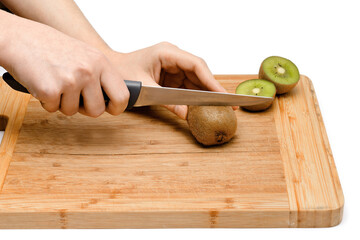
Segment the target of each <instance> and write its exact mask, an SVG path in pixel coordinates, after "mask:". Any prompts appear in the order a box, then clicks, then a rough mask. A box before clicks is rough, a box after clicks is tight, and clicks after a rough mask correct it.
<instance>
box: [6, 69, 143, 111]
mask: <svg viewBox="0 0 360 240" xmlns="http://www.w3.org/2000/svg"><path fill="white" fill-rule="evenodd" d="M2 78H3V79H4V81H5V82H6V83H7V84H8V85H9V86H10V87H11V88H12V89H14V90H16V91H19V92H23V93H29V91H28V90H27V89H26V88H25V87H24V86H23V85H21V84H20V83H19V82H18V81H16V80H15V79H14V78H13V76H11V75H10V73H8V72H6V73H4V75H3V76H2ZM125 84H126V86H127V88H128V89H129V92H130V98H129V103H128V106H127V108H126V109H131V108H132V107H133V106H134V104H135V103H136V100H137V99H138V97H139V94H140V90H141V86H142V85H141V82H139V81H129V80H125ZM102 92H103V95H104V100H105V102H108V101H109V97H108V96H107V95H106V93H105V91H104V90H102ZM83 104H84V100H83V97H82V96H81V95H80V105H83Z"/></svg>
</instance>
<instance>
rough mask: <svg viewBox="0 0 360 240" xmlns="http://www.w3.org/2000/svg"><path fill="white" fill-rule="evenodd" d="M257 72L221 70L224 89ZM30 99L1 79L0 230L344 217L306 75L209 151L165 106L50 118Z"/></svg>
mask: <svg viewBox="0 0 360 240" xmlns="http://www.w3.org/2000/svg"><path fill="white" fill-rule="evenodd" d="M256 77H257V76H256V75H221V76H216V78H217V79H218V80H219V81H220V82H221V84H222V85H223V86H224V87H225V88H226V89H227V90H228V91H229V92H234V90H235V88H236V86H237V85H238V83H239V82H241V81H243V80H245V79H251V78H256ZM29 99H30V97H29V96H28V95H25V94H22V93H17V92H14V91H13V90H11V89H9V87H8V86H7V85H6V84H5V83H3V82H2V81H1V82H0V115H3V116H6V117H7V121H6V120H5V117H2V121H0V123H1V125H2V127H3V128H4V126H5V125H7V127H6V130H5V135H4V139H3V142H2V144H1V148H0V184H1V187H2V189H1V192H0V228H179V227H184V228H210V227H211V228H213V227H217V228H227V227H230V228H237V227H329V226H334V225H337V224H339V223H340V221H341V218H342V212H343V205H344V198H343V193H342V190H341V186H340V182H339V178H338V175H337V172H336V168H335V163H334V159H333V156H332V154H331V150H330V145H329V142H328V138H327V135H326V132H325V128H324V124H323V121H322V118H321V114H320V110H319V106H318V103H317V100H316V96H315V92H314V89H313V86H312V83H311V81H310V80H309V79H308V78H307V77H305V76H301V79H300V83H299V84H298V85H297V86H296V88H295V89H294V90H293V91H292V92H291V93H289V94H285V95H281V96H279V97H277V99H276V100H275V102H274V104H273V105H272V107H271V108H270V109H269V110H268V111H264V112H260V113H250V112H245V111H242V110H237V111H236V115H237V119H238V130H237V135H236V137H235V138H234V139H233V140H232V141H231V142H230V143H228V144H226V145H223V146H218V147H211V148H205V147H202V146H201V145H199V144H198V143H197V142H196V141H195V140H194V138H193V137H192V136H191V134H190V132H189V130H188V126H187V123H186V121H183V120H181V119H179V118H177V117H176V116H175V115H173V114H172V113H170V112H168V111H167V110H165V109H163V108H161V107H144V108H138V109H134V110H132V111H129V112H126V113H124V114H122V115H120V116H117V117H114V116H111V115H108V114H104V115H103V116H101V117H99V118H97V119H93V118H87V117H84V116H82V115H79V114H77V115H74V116H72V117H67V116H64V115H62V114H61V113H54V114H50V113H47V112H46V111H45V110H43V109H42V108H41V105H40V104H39V102H38V101H37V100H36V99H34V98H31V99H30V101H29ZM28 101H29V102H28ZM25 112H26V114H25ZM24 116H25V117H24ZM6 122H7V124H6ZM20 128H21V130H20Z"/></svg>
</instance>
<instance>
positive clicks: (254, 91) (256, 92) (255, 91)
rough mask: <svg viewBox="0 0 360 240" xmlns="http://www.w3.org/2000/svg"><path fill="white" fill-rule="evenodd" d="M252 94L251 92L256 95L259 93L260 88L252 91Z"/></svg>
mask: <svg viewBox="0 0 360 240" xmlns="http://www.w3.org/2000/svg"><path fill="white" fill-rule="evenodd" d="M252 92H253V93H254V94H258V93H260V88H254V89H253V90H252Z"/></svg>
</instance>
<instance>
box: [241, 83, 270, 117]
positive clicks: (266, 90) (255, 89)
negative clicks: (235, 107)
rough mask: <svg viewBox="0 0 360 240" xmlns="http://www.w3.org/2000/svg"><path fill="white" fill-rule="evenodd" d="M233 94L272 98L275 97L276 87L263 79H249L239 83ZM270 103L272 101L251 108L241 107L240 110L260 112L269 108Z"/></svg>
mask: <svg viewBox="0 0 360 240" xmlns="http://www.w3.org/2000/svg"><path fill="white" fill-rule="evenodd" d="M235 93H236V94H243V95H253V96H263V97H272V98H274V97H275V95H276V87H275V85H274V84H273V83H272V82H270V81H267V80H264V79H250V80H246V81H244V82H242V83H240V84H239V85H238V86H237V88H236V91H235ZM272 102H273V101H271V102H267V103H262V104H257V105H251V106H242V108H244V109H246V110H248V111H253V112H256V111H262V110H265V109H267V108H269V107H270V106H271V104H272Z"/></svg>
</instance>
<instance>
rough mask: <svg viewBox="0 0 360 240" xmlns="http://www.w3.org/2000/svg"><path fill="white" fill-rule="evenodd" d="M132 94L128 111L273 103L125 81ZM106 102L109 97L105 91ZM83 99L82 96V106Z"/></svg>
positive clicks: (20, 87) (11, 80)
mask: <svg viewBox="0 0 360 240" xmlns="http://www.w3.org/2000/svg"><path fill="white" fill-rule="evenodd" d="M3 79H4V81H5V82H6V83H7V84H8V85H9V86H10V87H11V88H13V89H14V90H16V91H20V92H23V93H29V92H28V90H27V89H26V88H25V87H24V86H23V85H21V84H20V83H19V82H17V81H16V80H15V79H14V78H13V77H12V76H11V75H10V74H9V73H5V74H4V75H3ZM125 84H126V86H127V88H128V89H129V92H130V98H129V103H128V106H127V109H131V108H132V107H140V106H149V105H213V106H251V105H256V104H262V103H266V102H269V101H272V100H273V98H271V97H262V96H251V95H240V94H231V93H222V92H211V91H200V90H191V89H182V88H169V87H156V86H142V84H141V82H139V81H128V80H125ZM103 95H104V99H105V101H106V102H107V101H109V97H108V96H107V95H106V93H105V92H104V90H103ZM82 102H83V99H82V96H80V104H82Z"/></svg>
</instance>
